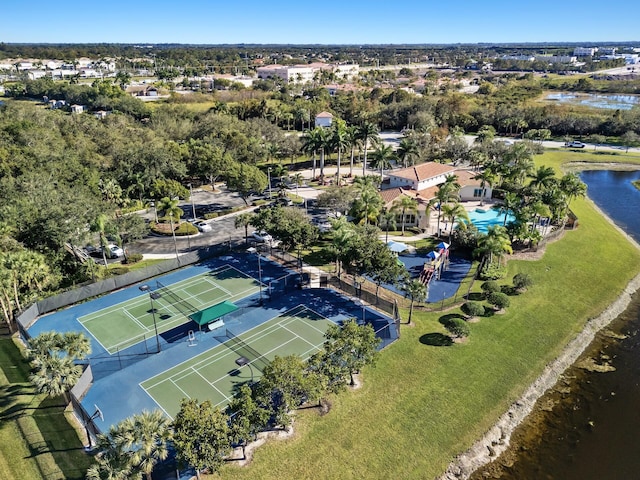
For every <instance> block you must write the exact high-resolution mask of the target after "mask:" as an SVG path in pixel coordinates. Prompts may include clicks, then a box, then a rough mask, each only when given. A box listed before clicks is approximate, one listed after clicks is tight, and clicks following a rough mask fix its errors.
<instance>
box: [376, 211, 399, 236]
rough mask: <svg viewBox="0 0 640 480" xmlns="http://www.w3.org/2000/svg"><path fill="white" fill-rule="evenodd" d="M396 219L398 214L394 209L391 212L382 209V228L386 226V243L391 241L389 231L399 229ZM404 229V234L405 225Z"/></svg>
mask: <svg viewBox="0 0 640 480" xmlns="http://www.w3.org/2000/svg"><path fill="white" fill-rule="evenodd" d="M396 219H397V215H396V212H395V211H394V210H393V208H392V209H391V210H387V209H386V208H383V209H382V213H380V226H381V227H382V226H383V225H384V231H385V237H384V241H385V243H387V242H388V241H389V230H390V229H393V230H395V229H396V228H397V223H396ZM402 227H403V230H402V231H403V234H404V224H403V225H402Z"/></svg>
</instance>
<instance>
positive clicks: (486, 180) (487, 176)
mask: <svg viewBox="0 0 640 480" xmlns="http://www.w3.org/2000/svg"><path fill="white" fill-rule="evenodd" d="M473 179H474V180H480V189H481V190H482V195H481V196H480V206H482V205H484V197H485V195H486V193H487V185H488V186H489V187H492V186H493V182H495V180H496V176H495V175H494V173H493V172H492V171H491V169H488V168H485V169H484V170H483V171H481V172H480V173H478V174H476V175H475V176H474V177H473Z"/></svg>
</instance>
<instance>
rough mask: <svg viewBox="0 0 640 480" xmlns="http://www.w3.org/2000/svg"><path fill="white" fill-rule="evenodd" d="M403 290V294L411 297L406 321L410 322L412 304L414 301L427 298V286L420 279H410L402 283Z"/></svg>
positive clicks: (421, 300) (422, 300)
mask: <svg viewBox="0 0 640 480" xmlns="http://www.w3.org/2000/svg"><path fill="white" fill-rule="evenodd" d="M403 290H404V292H405V294H406V295H407V296H408V297H409V298H410V299H411V304H410V305H409V319H408V320H407V323H411V317H412V316H413V304H414V303H415V302H418V303H420V302H424V301H425V300H426V299H427V295H428V293H429V291H428V290H427V286H426V285H425V284H424V283H422V282H421V281H420V280H411V281H409V282H407V283H405V284H404V287H403Z"/></svg>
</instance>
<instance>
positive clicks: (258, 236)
mask: <svg viewBox="0 0 640 480" xmlns="http://www.w3.org/2000/svg"><path fill="white" fill-rule="evenodd" d="M251 237H252V238H253V239H254V240H255V241H256V242H260V243H264V242H266V243H269V242H272V241H273V237H272V236H271V235H269V234H268V233H267V232H265V231H260V232H257V231H256V232H251Z"/></svg>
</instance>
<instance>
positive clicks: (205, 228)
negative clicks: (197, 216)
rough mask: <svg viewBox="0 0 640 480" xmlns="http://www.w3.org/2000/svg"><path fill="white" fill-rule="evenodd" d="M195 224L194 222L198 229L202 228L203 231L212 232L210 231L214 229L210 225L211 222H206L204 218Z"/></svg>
mask: <svg viewBox="0 0 640 480" xmlns="http://www.w3.org/2000/svg"><path fill="white" fill-rule="evenodd" d="M193 224H194V225H195V226H196V228H197V229H198V230H200V231H201V232H210V231H211V230H212V228H211V225H209V224H208V223H206V222H203V221H202V220H199V221H197V222H194V223H193Z"/></svg>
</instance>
